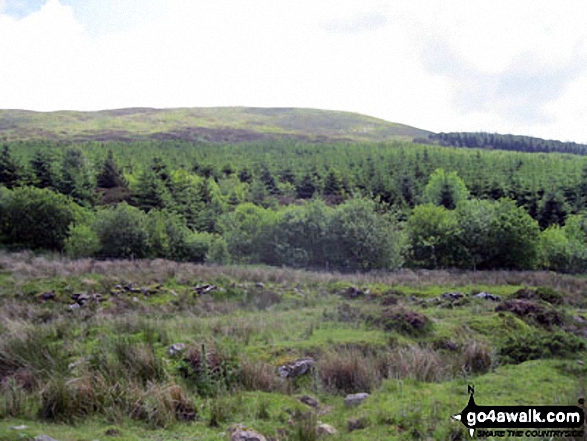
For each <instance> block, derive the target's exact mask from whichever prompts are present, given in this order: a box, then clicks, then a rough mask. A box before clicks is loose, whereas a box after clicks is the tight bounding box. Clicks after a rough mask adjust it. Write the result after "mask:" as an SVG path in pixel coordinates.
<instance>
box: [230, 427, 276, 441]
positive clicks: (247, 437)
mask: <svg viewBox="0 0 587 441" xmlns="http://www.w3.org/2000/svg"><path fill="white" fill-rule="evenodd" d="M230 441H267V438H265V437H264V436H263V435H261V434H260V433H257V432H255V431H254V430H250V429H248V430H244V429H236V430H235V431H234V432H232V434H231V435H230Z"/></svg>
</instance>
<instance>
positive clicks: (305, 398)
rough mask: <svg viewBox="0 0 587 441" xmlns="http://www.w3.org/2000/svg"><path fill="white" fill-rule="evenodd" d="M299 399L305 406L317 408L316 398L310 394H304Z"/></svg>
mask: <svg viewBox="0 0 587 441" xmlns="http://www.w3.org/2000/svg"><path fill="white" fill-rule="evenodd" d="M300 401H301V402H302V403H304V404H305V405H307V406H310V407H314V408H317V407H318V400H317V399H316V398H314V397H311V396H310V395H304V396H303V397H301V398H300Z"/></svg>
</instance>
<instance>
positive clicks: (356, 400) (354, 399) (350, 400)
mask: <svg viewBox="0 0 587 441" xmlns="http://www.w3.org/2000/svg"><path fill="white" fill-rule="evenodd" d="M367 398H369V394H368V393H365V392H361V393H358V394H350V395H347V396H346V398H345V399H344V404H346V405H347V406H358V405H359V404H361V403H362V402H363V401H365V400H366V399H367Z"/></svg>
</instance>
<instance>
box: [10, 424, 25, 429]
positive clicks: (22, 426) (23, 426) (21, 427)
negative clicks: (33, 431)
mask: <svg viewBox="0 0 587 441" xmlns="http://www.w3.org/2000/svg"><path fill="white" fill-rule="evenodd" d="M28 428H29V426H25V425H24V424H21V425H20V426H12V427H11V429H12V430H24V429H28Z"/></svg>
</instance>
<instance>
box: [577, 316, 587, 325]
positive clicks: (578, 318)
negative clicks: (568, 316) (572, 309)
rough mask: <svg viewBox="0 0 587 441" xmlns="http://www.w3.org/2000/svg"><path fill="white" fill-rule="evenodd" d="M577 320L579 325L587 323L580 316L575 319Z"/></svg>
mask: <svg viewBox="0 0 587 441" xmlns="http://www.w3.org/2000/svg"><path fill="white" fill-rule="evenodd" d="M575 319H576V320H577V321H578V322H579V323H585V322H587V320H585V317H582V316H580V315H578V316H577V317H575Z"/></svg>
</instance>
